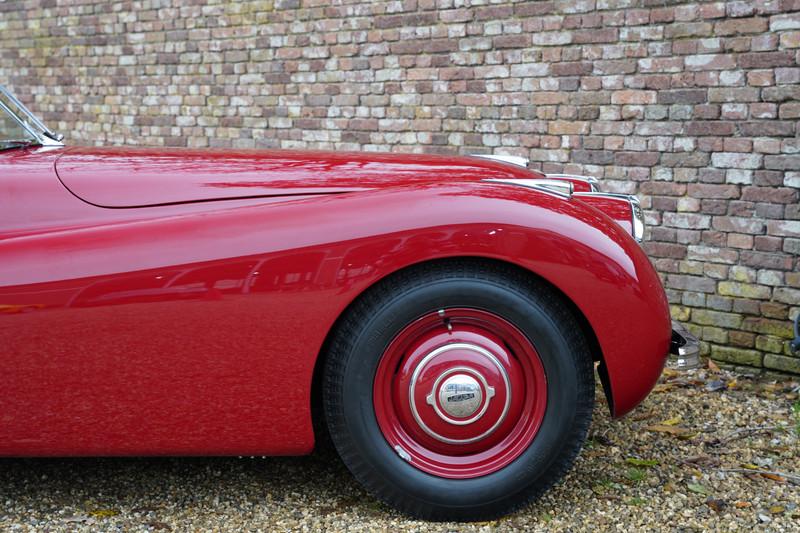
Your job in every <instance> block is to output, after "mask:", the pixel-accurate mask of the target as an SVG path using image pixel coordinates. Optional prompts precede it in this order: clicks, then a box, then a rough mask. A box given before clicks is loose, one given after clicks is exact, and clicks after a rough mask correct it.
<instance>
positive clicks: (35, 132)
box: [0, 85, 64, 146]
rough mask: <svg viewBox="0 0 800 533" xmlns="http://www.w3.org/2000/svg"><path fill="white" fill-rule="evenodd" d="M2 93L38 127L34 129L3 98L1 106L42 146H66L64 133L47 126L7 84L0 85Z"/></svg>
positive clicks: (0, 93)
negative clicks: (63, 141) (6, 86)
mask: <svg viewBox="0 0 800 533" xmlns="http://www.w3.org/2000/svg"><path fill="white" fill-rule="evenodd" d="M0 95H2V96H5V97H6V98H8V99H9V100H10V101H11V103H12V104H14V105H15V106H16V107H17V109H18V110H19V111H20V112H22V114H24V115H25V118H27V119H28V120H30V121H31V122H32V123H33V126H34V127H35V128H38V129H34V128H33V127H31V125H30V124H28V122H27V121H25V120H23V119H22V118H21V117H19V116H18V115H17V113H14V112H13V111H11V108H9V107H8V106H7V105H6V104H5V103H4V102H3V101H2V100H0V106H2V108H3V109H4V110H5V111H6V112H7V113H8V114H9V115H11V116H12V117H14V119H15V120H16V121H17V122H19V124H20V125H21V126H22V127H23V128H24V129H25V131H27V132H28V133H30V134H31V135H32V136H33V137H34V138H35V139H36V140H37V141H39V144H41V145H42V146H64V143H62V142H61V140H62V139H63V138H64V135H62V134H60V133H56V132H54V131H53V130H51V129H50V128H48V127H47V126H45V125H44V123H43V122H42V121H41V120H39V118H38V117H37V116H36V115H34V114H33V113H31V111H30V109H28V108H27V107H25V104H23V103H22V102H20V101H19V100H17V97H16V96H14V95H13V94H11V91H9V90H8V89H6V88H5V86H3V85H0Z"/></svg>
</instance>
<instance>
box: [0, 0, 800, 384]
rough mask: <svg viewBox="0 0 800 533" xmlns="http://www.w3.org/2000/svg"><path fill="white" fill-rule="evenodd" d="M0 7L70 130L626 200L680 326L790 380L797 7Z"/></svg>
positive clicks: (42, 104) (796, 2)
mask: <svg viewBox="0 0 800 533" xmlns="http://www.w3.org/2000/svg"><path fill="white" fill-rule="evenodd" d="M202 4H203V3H202V2H197V1H192V2H186V1H180V0H172V1H170V0H163V1H157V0H153V1H147V0H143V1H140V2H130V1H123V2H109V1H107V0H81V1H78V0H61V1H54V0H50V1H47V0H42V1H40V2H36V1H25V2H15V1H6V2H3V3H0V80H4V81H5V83H7V84H9V85H10V86H11V87H12V88H13V89H14V90H15V91H16V92H17V93H18V95H19V96H21V97H22V98H23V100H25V101H27V102H29V103H31V104H32V107H33V108H34V109H35V110H36V111H38V112H40V113H41V114H42V115H44V117H45V118H46V119H47V121H49V122H50V123H52V124H53V125H56V126H57V129H59V130H61V131H64V132H66V133H67V141H68V142H69V143H73V144H94V143H98V144H121V143H126V144H149V145H167V146H221V147H231V146H233V147H284V148H298V147H300V148H334V149H337V150H344V149H353V150H360V149H363V150H394V151H420V150H421V151H431V152H460V153H470V152H495V153H509V154H517V155H523V156H526V157H529V158H530V159H531V160H532V161H533V162H534V165H535V166H536V167H539V168H542V169H544V170H545V171H547V172H553V171H566V172H575V173H585V174H591V175H596V176H600V177H603V178H604V187H605V188H606V190H610V191H617V192H626V193H636V194H638V195H640V197H641V198H642V201H643V205H644V206H645V207H646V208H647V217H648V219H649V222H650V223H651V224H652V225H653V226H652V227H651V229H650V231H649V239H650V240H649V241H648V242H647V244H646V245H645V247H646V249H647V251H648V252H649V254H650V255H651V257H652V258H653V261H654V262H655V264H656V266H657V268H658V269H659V271H660V272H661V273H662V274H663V277H664V281H665V285H666V287H667V291H668V293H669V297H670V300H671V302H672V304H673V314H674V316H675V317H676V318H679V319H681V320H685V321H688V322H690V324H692V329H693V330H694V331H696V332H697V333H699V334H700V335H701V337H702V339H703V340H704V341H706V343H707V344H705V345H704V347H705V349H706V350H707V351H710V353H711V354H712V355H713V356H714V357H716V358H717V359H719V360H722V361H727V362H730V363H733V364H746V365H752V366H755V367H762V368H768V369H780V370H786V371H794V372H800V359H797V358H793V357H790V356H789V353H788V349H787V343H786V342H785V341H786V339H788V338H789V337H790V336H791V331H790V330H791V325H790V322H789V318H790V315H791V316H794V314H796V313H797V312H798V306H800V272H798V271H799V270H800V264H799V263H800V261H799V260H798V256H799V255H800V208H799V207H798V192H799V191H800V127H799V126H798V119H800V65H799V62H800V0H768V1H761V2H741V1H736V2H701V3H696V2H680V1H678V2H676V1H672V0H573V1H566V0H565V1H546V2H503V1H497V2H495V1H492V2H487V1H484V2H480V1H473V2H469V1H467V0H408V1H393V2H369V1H361V2H359V1H356V0H344V1H338V2H328V1H324V0H303V1H299V0H284V1H280V0H276V1H275V2H272V1H257V2H241V3H240V2H233V1H229V2H222V3H219V2H217V3H209V4H208V5H202Z"/></svg>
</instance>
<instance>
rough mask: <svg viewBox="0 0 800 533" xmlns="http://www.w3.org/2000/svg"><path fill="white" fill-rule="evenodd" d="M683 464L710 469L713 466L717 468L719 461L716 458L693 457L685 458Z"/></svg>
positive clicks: (705, 456) (706, 456)
mask: <svg viewBox="0 0 800 533" xmlns="http://www.w3.org/2000/svg"><path fill="white" fill-rule="evenodd" d="M683 462H684V463H685V464H692V465H697V466H702V467H705V468H710V467H714V466H719V464H720V460H719V458H717V457H711V456H708V455H693V456H691V457H687V458H686V459H684V460H683Z"/></svg>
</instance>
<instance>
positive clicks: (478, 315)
mask: <svg viewBox="0 0 800 533" xmlns="http://www.w3.org/2000/svg"><path fill="white" fill-rule="evenodd" d="M321 396H322V401H323V407H324V409H325V420H326V422H327V426H328V432H329V434H330V436H331V440H332V441H333V443H334V445H335V446H336V450H337V451H338V452H339V456H340V457H341V458H342V461H343V462H344V464H345V465H346V466H347V468H348V469H349V470H350V471H351V472H352V473H353V475H354V476H355V477H356V479H358V481H359V482H360V483H361V484H362V485H363V486H364V487H365V488H367V490H369V491H370V492H371V493H372V494H374V495H376V496H378V497H379V498H381V499H383V500H384V501H386V502H387V503H389V504H390V505H392V506H394V507H395V508H397V509H399V510H402V511H403V512H405V513H408V514H410V515H413V516H415V517H420V518H425V519H429V520H488V519H491V518H495V517H497V516H500V515H502V514H504V513H507V512H510V511H512V510H513V509H516V508H518V507H519V506H521V505H524V504H525V503H527V502H529V501H531V500H532V499H535V498H536V497H538V496H539V495H541V494H542V493H543V492H544V491H545V490H547V489H548V488H549V487H550V486H552V485H553V483H555V482H556V481H558V480H559V479H561V478H562V477H563V476H564V474H565V473H566V472H567V470H568V469H569V468H570V466H571V465H572V462H573V460H574V459H575V456H576V455H577V453H578V451H579V450H580V447H581V445H582V444H583V441H584V439H585V438H586V432H587V431H588V428H589V423H590V421H591V417H592V405H593V401H594V376H593V363H592V353H591V351H590V350H589V347H588V343H587V342H586V338H585V337H584V333H583V330H582V329H581V326H580V323H579V322H578V320H577V319H576V317H575V315H574V314H573V312H572V311H571V309H570V307H569V306H568V305H567V304H566V303H565V301H564V299H563V296H562V295H561V294H559V293H557V292H556V291H554V290H553V289H552V287H550V286H549V285H548V284H546V283H545V282H542V281H541V280H539V279H538V278H536V277H535V276H533V275H531V274H530V273H528V272H525V271H523V270H521V269H518V268H515V267H512V266H509V265H503V264H498V263H494V262H491V261H481V260H468V259H461V260H446V261H444V260H443V261H441V262H436V263H432V264H423V265H419V266H417V267H413V268H410V269H408V270H407V271H404V272H401V273H398V274H396V275H393V276H390V277H389V278H387V279H385V280H383V281H381V282H380V283H379V284H378V285H377V286H376V287H375V288H374V289H370V290H369V291H368V292H367V293H365V294H364V295H363V296H362V297H361V298H359V300H358V301H356V302H355V303H354V304H353V306H352V307H351V308H350V309H349V310H348V311H347V313H346V314H345V315H344V316H343V318H342V320H341V321H340V323H339V324H338V325H337V328H336V330H335V331H334V334H333V336H332V338H331V342H330V347H329V352H328V354H327V357H326V361H325V371H324V375H323V383H322V390H321Z"/></svg>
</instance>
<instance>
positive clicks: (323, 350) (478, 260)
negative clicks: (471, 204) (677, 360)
mask: <svg viewBox="0 0 800 533" xmlns="http://www.w3.org/2000/svg"><path fill="white" fill-rule="evenodd" d="M452 262H468V263H471V264H473V265H475V266H486V265H502V266H504V267H506V268H511V269H513V270H516V271H518V272H521V273H524V274H525V275H526V276H532V277H534V278H536V279H537V280H539V281H540V282H542V283H545V284H546V285H548V286H549V287H550V288H551V289H552V290H553V291H555V292H556V293H557V294H558V295H559V296H561V299H562V301H563V303H564V304H565V305H566V306H567V308H568V309H569V310H570V312H571V313H572V314H573V316H574V317H575V319H576V321H577V322H578V323H579V325H580V327H581V332H582V333H583V335H584V338H585V339H586V342H587V343H588V345H589V348H590V351H591V353H592V359H593V362H595V363H598V362H599V363H600V365H599V369H598V370H599V374H600V381H601V384H602V386H603V391H604V393H605V396H606V400H607V402H608V405H609V409H610V410H611V412H612V413H613V397H612V390H611V386H610V382H609V380H608V375H607V372H606V370H605V365H604V362H603V353H602V349H601V347H600V342H599V341H598V339H597V335H596V334H595V331H594V329H593V328H592V326H591V324H590V323H589V320H588V319H587V318H586V316H585V315H584V313H583V312H582V311H581V310H580V308H578V306H577V305H576V304H575V302H573V301H572V300H571V299H570V298H569V297H568V296H567V295H566V294H565V293H564V292H563V291H562V290H561V289H559V287H558V286H556V285H554V284H553V283H551V282H550V281H548V280H547V279H545V278H544V277H542V276H541V275H539V274H537V273H536V272H533V271H532V270H530V269H527V268H525V267H522V266H520V265H518V264H516V263H513V262H511V261H506V260H501V259H495V258H489V257H483V256H463V255H459V256H451V257H443V258H436V259H429V260H425V261H420V262H416V263H412V264H410V265H406V266H404V267H402V268H400V269H397V270H394V271H391V272H388V273H386V274H385V275H384V276H382V277H380V278H379V279H377V280H375V281H374V282H373V283H371V284H370V285H369V286H367V287H366V288H364V289H363V290H361V291H360V292H359V293H358V294H356V295H355V297H354V298H353V299H352V300H351V301H350V303H349V304H348V305H347V306H346V307H345V308H344V309H343V310H342V311H341V312H340V313H339V315H338V316H337V317H336V319H335V320H334V321H333V323H332V325H331V327H330V328H329V329H328V333H327V334H326V336H325V341H324V342H323V343H322V345H321V347H320V349H319V352H318V353H317V357H316V361H315V362H314V371H313V374H312V381H311V387H310V398H309V401H310V407H311V416H312V423H313V427H314V436H315V440H316V445H319V444H320V443H321V442H327V441H329V437H328V435H327V428H326V427H325V423H324V420H323V409H322V393H321V388H322V374H323V369H324V368H325V361H326V357H327V353H328V351H329V348H330V341H331V339H332V338H333V336H334V334H335V332H336V330H337V328H338V327H339V325H340V324H341V322H342V320H343V319H344V317H346V316H347V314H348V312H350V310H351V309H352V308H353V306H354V305H356V303H357V302H359V301H360V300H361V299H362V298H364V297H365V296H366V295H367V294H368V293H369V292H370V291H372V290H376V289H377V288H378V287H379V286H380V285H382V284H383V283H386V282H387V280H389V279H390V278H392V277H394V276H399V275H403V274H405V273H408V272H409V271H413V270H415V269H419V268H425V267H429V266H431V265H435V264H446V263H452Z"/></svg>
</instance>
